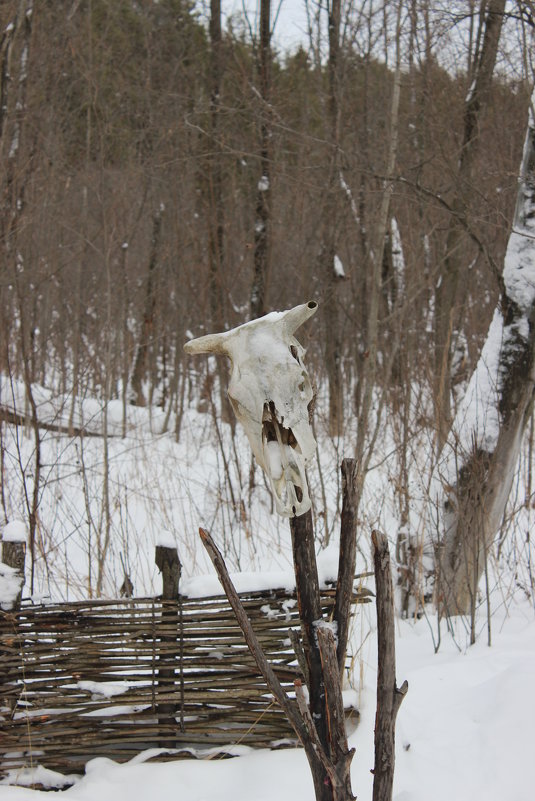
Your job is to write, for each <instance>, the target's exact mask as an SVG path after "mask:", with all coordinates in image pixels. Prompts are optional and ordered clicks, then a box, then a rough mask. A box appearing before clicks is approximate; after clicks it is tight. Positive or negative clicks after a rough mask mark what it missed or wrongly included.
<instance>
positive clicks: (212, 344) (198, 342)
mask: <svg viewBox="0 0 535 801" xmlns="http://www.w3.org/2000/svg"><path fill="white" fill-rule="evenodd" d="M226 339H227V337H226V332H223V333H222V334H206V336H204V337H197V339H190V341H189V342H186V343H185V345H184V350H185V351H186V353H193V354H197V353H217V354H221V355H223V356H228V355H229V349H228V344H229V343H228V342H226V341H225V340H226Z"/></svg>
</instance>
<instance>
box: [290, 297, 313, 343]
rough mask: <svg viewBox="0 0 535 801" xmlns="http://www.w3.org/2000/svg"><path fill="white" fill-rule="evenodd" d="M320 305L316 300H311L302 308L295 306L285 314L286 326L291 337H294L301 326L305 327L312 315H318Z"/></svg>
mask: <svg viewBox="0 0 535 801" xmlns="http://www.w3.org/2000/svg"><path fill="white" fill-rule="evenodd" d="M317 308H318V304H317V303H316V301H315V300H309V301H308V303H303V304H302V305H301V306H294V308H293V309H288V311H287V312H284V325H285V328H286V331H287V332H288V334H289V335H290V336H293V334H294V332H295V331H297V329H298V328H299V326H300V325H303V323H305V322H306V321H307V320H308V319H309V318H310V317H312V315H314V314H316V311H317Z"/></svg>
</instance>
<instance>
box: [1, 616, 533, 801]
mask: <svg viewBox="0 0 535 801" xmlns="http://www.w3.org/2000/svg"><path fill="white" fill-rule="evenodd" d="M370 612H371V621H369V622H371V623H372V624H373V612H372V610H371V609H370ZM483 624H484V621H482V625H483ZM492 627H493V631H492V639H493V644H492V647H490V648H489V647H488V645H487V643H486V639H485V633H483V634H482V636H481V637H480V638H479V640H478V642H477V643H476V644H475V645H473V646H471V647H469V648H466V647H465V644H464V642H465V640H466V632H465V631H464V630H463V627H462V626H461V625H459V631H458V632H456V638H455V639H454V638H453V637H452V636H451V635H450V634H446V633H444V634H443V636H442V642H441V646H440V649H439V652H438V653H437V654H435V653H434V649H433V645H432V639H431V636H430V630H429V625H428V622H427V621H425V620H420V621H418V622H416V623H411V622H407V621H401V622H400V623H399V625H398V638H397V656H398V683H399V682H400V680H401V679H405V678H406V679H407V680H408V682H409V693H408V695H407V696H406V698H405V700H404V702H403V704H402V706H401V709H400V712H399V716H398V725H397V755H396V775H395V783H394V799H395V801H429V800H430V799H432V801H451V799H455V801H479V800H481V801H531V799H532V798H533V788H534V787H535V760H534V759H533V746H534V742H535V741H534V722H533V721H534V720H535V691H534V690H533V676H534V675H535V622H534V619H533V609H532V607H531V606H530V605H529V604H528V603H527V602H524V603H522V602H520V603H512V604H511V605H510V606H509V611H508V612H507V613H505V612H504V611H503V610H502V612H501V613H496V615H495V616H494V617H493V619H492ZM372 628H373V625H372ZM455 640H457V642H456V641H455ZM363 652H364V653H361V659H360V662H359V668H360V671H362V677H363V688H361V690H360V693H359V694H360V708H361V720H360V723H359V725H358V727H357V728H356V730H355V731H354V732H353V734H352V735H351V737H350V744H351V746H353V747H354V748H355V749H356V754H355V757H354V760H353V771H352V777H353V790H354V792H355V793H356V794H357V796H358V798H359V799H361V801H366V799H371V792H372V781H373V777H372V775H371V773H370V770H371V769H372V767H373V726H374V715H375V692H374V684H375V673H376V667H375V645H374V636H373V633H372V635H370V636H369V637H368V638H367V639H366V640H365V643H364V646H363ZM359 668H357V669H359ZM360 671H359V672H360ZM239 750H240V751H241V752H242V755H241V756H237V757H235V758H232V759H218V758H215V759H211V760H204V761H195V760H180V761H176V762H167V763H160V764H155V763H150V764H149V763H146V762H144V760H146V759H147V757H149V756H150V752H149V753H146V754H142V755H140V756H138V757H136V758H135V759H133V760H132V761H131V762H129V763H128V764H124V765H119V764H116V763H114V762H112V761H111V760H107V759H95V760H93V761H92V762H90V763H89V764H88V765H87V768H86V775H85V776H84V777H83V778H82V779H80V780H79V781H78V782H77V783H76V784H75V785H74V786H72V787H71V788H69V789H68V790H66V791H64V794H65V797H66V799H69V801H146V799H147V798H156V799H158V801H177V799H178V801H311V799H313V797H314V793H313V787H312V782H311V780H310V775H309V770H308V765H307V762H306V759H305V756H304V754H303V752H302V751H300V750H296V749H289V750H283V751H266V750H262V751H250V750H247V749H244V748H241V749H239ZM18 778H19V780H24V779H26V780H27V781H30V780H31V779H32V778H33V780H34V781H41V782H44V783H46V782H47V781H51V782H52V783H54V781H55V779H56V778H57V777H55V776H54V775H49V774H47V772H45V771H42V770H40V771H37V772H36V774H34V776H33V777H32V776H30V775H28V776H26V777H24V776H21V775H20V776H19V777H18ZM48 798H50V796H49V795H48V794H47V795H46V796H45V794H44V792H43V791H37V790H32V789H29V788H25V787H14V786H0V799H2V801H41V799H42V801H45V799H48Z"/></svg>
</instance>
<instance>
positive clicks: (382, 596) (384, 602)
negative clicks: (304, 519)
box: [372, 531, 409, 801]
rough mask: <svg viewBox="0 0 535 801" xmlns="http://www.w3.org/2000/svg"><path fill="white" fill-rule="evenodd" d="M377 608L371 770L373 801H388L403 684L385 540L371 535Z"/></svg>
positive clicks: (380, 536)
mask: <svg viewBox="0 0 535 801" xmlns="http://www.w3.org/2000/svg"><path fill="white" fill-rule="evenodd" d="M372 542H373V559H374V567H375V590H376V604H377V662H378V670H377V712H376V716H375V767H374V770H373V774H374V778H373V796H372V798H373V801H392V787H393V784H394V763H395V729H396V716H397V713H398V710H399V707H400V706H401V702H402V701H403V699H404V698H405V695H406V694H407V690H408V689H409V685H408V683H407V682H406V681H404V682H403V684H402V685H401V687H399V688H398V687H397V685H396V647H395V629H394V594H393V588H392V573H391V570H390V554H389V551H388V540H387V538H386V536H385V535H384V534H383V533H382V532H380V531H373V532H372Z"/></svg>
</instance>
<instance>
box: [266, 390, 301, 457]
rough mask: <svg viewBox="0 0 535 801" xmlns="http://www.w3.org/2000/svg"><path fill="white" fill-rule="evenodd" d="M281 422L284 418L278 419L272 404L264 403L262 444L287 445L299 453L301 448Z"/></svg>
mask: <svg viewBox="0 0 535 801" xmlns="http://www.w3.org/2000/svg"><path fill="white" fill-rule="evenodd" d="M283 422H284V418H280V419H279V415H278V413H277V410H276V408H275V404H274V402H273V401H269V403H264V413H263V415H262V439H263V440H264V442H278V443H279V445H288V446H289V447H290V448H294V449H295V450H298V451H300V450H301V448H300V447H299V444H298V442H297V439H296V438H295V435H294V433H293V431H292V429H291V428H285V427H284V425H283Z"/></svg>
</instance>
